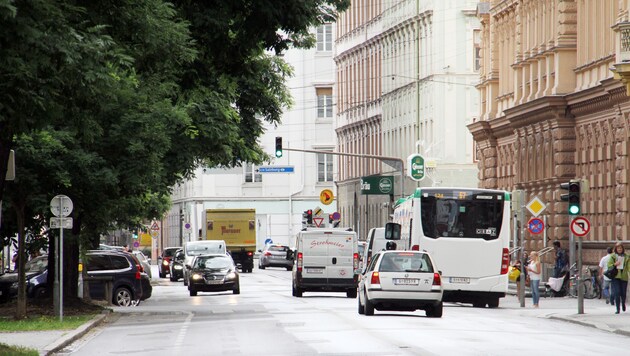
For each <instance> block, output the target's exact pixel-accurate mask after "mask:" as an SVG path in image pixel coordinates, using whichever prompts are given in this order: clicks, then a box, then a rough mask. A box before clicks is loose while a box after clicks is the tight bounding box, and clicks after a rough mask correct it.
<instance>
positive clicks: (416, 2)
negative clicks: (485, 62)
mask: <svg viewBox="0 0 630 356" xmlns="http://www.w3.org/2000/svg"><path fill="white" fill-rule="evenodd" d="M477 3H478V0H457V1H443V0H382V1H380V0H357V1H352V6H351V8H350V9H349V10H348V11H346V12H344V13H342V14H341V16H340V18H339V20H338V21H337V31H336V32H337V38H336V41H335V45H336V48H335V62H336V64H337V78H336V89H337V91H336V97H337V116H336V125H335V127H336V133H337V147H338V151H339V152H343V153H353V154H363V155H378V156H386V157H393V158H395V159H396V160H398V161H387V162H383V161H380V160H378V159H373V158H364V157H347V156H340V157H339V158H338V159H339V161H338V162H339V164H338V166H339V175H338V177H337V179H335V182H336V183H337V189H338V207H339V211H340V213H341V215H342V219H341V220H342V224H343V225H344V226H348V227H352V228H354V229H356V230H357V231H358V232H359V236H361V237H365V236H366V234H367V232H368V230H369V229H370V228H372V227H379V226H383V225H384V224H385V223H386V222H387V221H388V219H389V215H390V213H391V212H392V210H391V209H392V205H393V200H397V199H398V198H400V197H402V196H407V195H409V194H411V193H412V192H413V191H414V190H415V188H416V187H418V186H436V185H440V186H460V187H462V186H463V187H476V186H477V185H478V181H477V176H478V174H477V164H476V163H475V161H474V160H475V158H474V149H473V147H474V145H473V137H472V135H471V133H470V132H469V131H468V130H467V128H466V125H468V124H470V123H472V122H473V121H474V119H475V118H477V117H478V115H479V107H478V106H479V99H478V91H477V89H476V87H475V86H476V84H477V83H478V80H479V74H478V68H479V66H478V64H479V62H478V59H479V57H478V52H479V51H478V46H477V42H476V39H478V38H479V34H480V23H479V19H478V18H477V16H476V11H475V10H476V5H477ZM416 154H420V155H423V156H424V158H425V162H427V170H426V173H425V178H424V179H423V180H422V181H420V182H416V181H413V180H412V179H410V178H407V177H406V171H404V170H403V169H402V167H401V166H402V164H401V163H400V162H405V163H404V166H405V167H404V168H405V170H407V169H408V167H407V165H408V164H407V163H406V161H407V158H408V157H409V156H410V155H416ZM429 163H431V166H430V167H429ZM375 175H378V176H380V178H383V177H386V178H385V179H391V180H392V181H393V191H390V193H388V194H386V195H380V194H379V192H375V193H373V192H372V189H373V186H375V185H378V186H379V188H380V187H382V186H383V185H381V184H377V183H375V182H374V179H380V178H378V177H370V176H375ZM401 177H402V178H401ZM362 183H363V184H362ZM403 185H404V186H403ZM368 186H370V194H364V193H365V192H366V190H367V189H368V188H367V187H368ZM387 186H389V185H387Z"/></svg>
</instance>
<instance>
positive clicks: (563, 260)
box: [553, 241, 569, 278]
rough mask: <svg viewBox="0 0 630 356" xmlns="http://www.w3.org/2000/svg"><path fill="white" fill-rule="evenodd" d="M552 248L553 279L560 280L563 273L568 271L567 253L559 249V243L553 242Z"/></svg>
mask: <svg viewBox="0 0 630 356" xmlns="http://www.w3.org/2000/svg"><path fill="white" fill-rule="evenodd" d="M553 248H554V250H555V258H556V262H555V265H554V267H553V277H554V278H560V277H562V276H563V274H564V273H565V272H568V271H569V268H568V267H569V261H568V260H567V253H566V251H565V250H564V249H562V248H561V247H560V241H554V242H553Z"/></svg>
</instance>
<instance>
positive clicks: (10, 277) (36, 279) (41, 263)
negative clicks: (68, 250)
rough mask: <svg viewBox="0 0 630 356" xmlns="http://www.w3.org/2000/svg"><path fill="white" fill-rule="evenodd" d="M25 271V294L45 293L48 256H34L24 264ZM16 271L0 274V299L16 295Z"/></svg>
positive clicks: (30, 295)
mask: <svg viewBox="0 0 630 356" xmlns="http://www.w3.org/2000/svg"><path fill="white" fill-rule="evenodd" d="M24 271H25V273H26V295H27V297H29V298H34V297H40V296H43V295H45V293H46V286H47V278H48V256H47V255H43V256H39V257H35V258H33V259H31V260H29V261H27V262H26V263H25V264H24ZM17 289H18V274H17V271H15V272H9V273H5V274H3V275H1V276H0V301H7V300H9V299H11V298H13V297H15V296H17Z"/></svg>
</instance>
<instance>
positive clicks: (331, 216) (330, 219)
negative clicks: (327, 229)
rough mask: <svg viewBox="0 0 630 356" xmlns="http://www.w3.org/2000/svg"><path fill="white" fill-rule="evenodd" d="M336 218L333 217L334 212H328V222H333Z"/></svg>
mask: <svg viewBox="0 0 630 356" xmlns="http://www.w3.org/2000/svg"><path fill="white" fill-rule="evenodd" d="M333 221H335V219H333V214H328V223H329V224H332V223H333Z"/></svg>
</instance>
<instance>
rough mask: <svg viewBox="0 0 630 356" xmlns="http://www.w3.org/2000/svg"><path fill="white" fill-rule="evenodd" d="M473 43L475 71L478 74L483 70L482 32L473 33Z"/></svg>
mask: <svg viewBox="0 0 630 356" xmlns="http://www.w3.org/2000/svg"><path fill="white" fill-rule="evenodd" d="M473 42H474V49H475V52H474V58H475V63H474V70H475V72H478V71H479V69H481V31H479V30H475V31H474V32H473Z"/></svg>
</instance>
